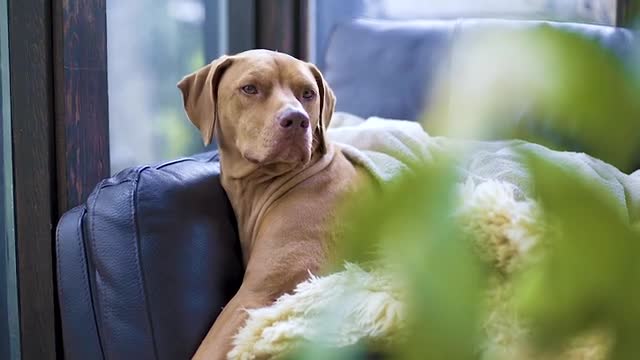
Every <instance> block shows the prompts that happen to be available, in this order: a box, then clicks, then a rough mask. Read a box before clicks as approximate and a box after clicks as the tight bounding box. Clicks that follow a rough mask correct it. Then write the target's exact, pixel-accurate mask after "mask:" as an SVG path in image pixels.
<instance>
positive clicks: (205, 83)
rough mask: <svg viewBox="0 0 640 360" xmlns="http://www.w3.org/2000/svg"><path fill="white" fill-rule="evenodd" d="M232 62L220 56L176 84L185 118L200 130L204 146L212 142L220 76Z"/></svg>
mask: <svg viewBox="0 0 640 360" xmlns="http://www.w3.org/2000/svg"><path fill="white" fill-rule="evenodd" d="M232 62H233V59H232V57H230V56H222V57H220V58H218V59H217V60H214V61H213V62H212V63H211V64H209V65H207V66H205V67H203V68H201V69H199V70H197V71H196V72H194V73H192V74H190V75H187V76H185V77H184V78H183V79H182V80H181V81H180V82H179V83H178V88H179V89H180V91H182V101H183V103H184V109H185V111H186V112H187V116H189V120H191V122H192V123H193V124H194V125H195V126H196V127H197V128H198V129H200V133H201V134H202V140H203V141H204V144H205V145H209V144H210V143H211V141H212V140H213V133H214V131H215V127H216V122H217V120H218V111H217V109H216V102H217V97H218V85H219V84H220V79H221V78H222V74H223V73H224V71H225V70H226V69H227V68H229V66H230V65H231V63H232Z"/></svg>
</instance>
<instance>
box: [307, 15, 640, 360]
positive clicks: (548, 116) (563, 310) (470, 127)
mask: <svg viewBox="0 0 640 360" xmlns="http://www.w3.org/2000/svg"><path fill="white" fill-rule="evenodd" d="M481 36H482V38H481V39H477V38H474V39H473V40H472V41H469V42H463V43H462V45H461V46H462V47H461V48H460V50H459V51H464V58H463V60H461V62H458V63H457V65H458V66H460V68H458V69H457V70H458V71H457V72H456V73H457V74H458V75H459V76H460V77H462V78H464V81H462V80H460V82H459V83H458V84H462V85H460V86H461V87H457V88H449V87H448V85H447V86H446V88H445V89H444V90H447V91H453V93H454V94H456V95H457V97H455V98H454V100H453V101H454V106H453V107H454V109H453V110H451V108H452V106H451V103H449V102H447V103H446V104H445V103H439V102H438V99H436V101H435V102H434V104H433V109H434V110H433V112H431V113H430V114H428V116H426V120H425V123H426V124H427V127H428V128H429V129H430V131H431V132H432V134H433V133H436V134H444V135H448V136H455V137H466V138H480V139H492V138H495V137H500V138H504V137H517V138H522V139H527V140H531V141H537V142H541V143H544V144H546V145H549V146H553V147H555V148H559V149H562V146H563V145H562V143H560V142H558V141H555V140H557V139H549V138H548V137H545V136H544V135H545V134H547V135H548V134H549V133H553V134H559V136H560V138H561V139H564V140H567V139H571V142H572V143H573V144H574V145H575V144H580V146H581V147H582V148H583V149H585V150H587V151H589V152H590V154H592V155H594V156H596V157H599V158H601V159H603V160H605V161H607V162H610V163H612V164H615V165H617V166H618V167H620V168H622V169H631V168H632V167H633V160H634V156H636V159H635V160H637V156H638V153H637V152H636V150H637V148H638V146H637V145H638V142H637V140H638V136H637V134H639V133H640V132H639V130H640V128H639V127H640V101H639V100H638V94H640V91H639V90H640V82H638V80H637V79H639V78H638V77H637V74H636V73H635V72H634V71H637V70H638V69H631V68H629V67H628V66H627V65H625V64H623V63H621V62H620V61H619V60H618V59H617V58H616V57H614V56H613V55H612V54H610V53H609V52H608V51H606V50H604V49H603V48H601V47H600V46H599V45H597V44H595V43H593V42H591V41H589V40H585V39H584V38H582V37H580V36H578V35H575V34H571V33H567V32H561V31H558V30H554V29H552V28H543V29H540V30H531V31H524V32H517V33H511V34H500V33H498V34H496V33H485V34H482V35H481ZM474 44H475V45H474ZM454 54H455V52H454ZM454 56H455V55H454ZM454 82H456V79H454ZM436 93H438V92H436ZM456 101H457V103H456ZM523 105H526V108H527V109H528V112H527V115H526V116H525V117H524V118H526V119H525V120H523V118H522V117H520V118H519V119H520V120H521V121H514V117H516V116H519V115H518V114H522V106H523ZM495 134H498V135H497V136H496V135H495ZM521 156H522V159H523V161H525V163H526V165H527V168H528V171H529V174H530V177H531V179H532V182H533V187H534V189H535V193H534V194H530V195H531V196H533V197H535V198H536V199H537V200H538V201H539V203H540V204H541V206H542V211H543V219H544V220H545V223H547V224H548V225H549V227H550V228H551V230H550V231H548V232H546V233H545V238H544V239H543V242H544V244H545V245H546V246H545V249H544V252H543V255H542V257H541V258H540V259H539V261H534V262H532V263H531V264H528V265H527V266H526V267H525V268H524V269H523V270H522V271H520V272H518V273H516V274H514V275H513V277H512V279H511V282H512V284H513V287H512V288H511V290H512V292H513V294H514V296H513V297H512V299H510V300H508V301H510V303H509V304H508V306H513V308H514V309H516V310H515V311H516V312H517V315H518V316H519V317H521V318H522V321H523V323H525V324H526V326H527V329H529V332H528V336H527V339H528V341H527V347H528V348H527V353H529V354H534V357H533V358H538V357H535V356H537V355H535V354H538V355H540V356H542V354H558V353H561V351H563V350H564V349H566V348H567V346H569V345H570V344H571V343H572V342H573V341H574V340H575V339H576V338H578V337H580V336H581V335H584V334H589V333H590V332H593V331H602V332H603V333H604V334H605V335H604V336H603V338H606V339H609V340H608V341H604V343H606V345H608V347H607V349H608V350H610V351H608V352H606V356H607V357H608V358H611V359H633V358H637V354H640V345H639V344H638V343H637V341H635V340H636V339H635V335H636V334H638V333H640V287H638V284H639V283H640V281H639V280H640V261H639V256H640V234H639V233H638V230H637V229H635V228H634V227H633V226H632V224H631V223H630V222H631V220H630V216H629V214H625V213H621V212H620V211H619V209H617V208H616V207H615V206H614V199H613V198H612V195H611V194H609V193H606V192H603V191H601V189H600V188H599V187H598V186H596V185H595V184H593V183H591V182H589V181H588V179H586V178H584V177H583V176H582V175H581V174H580V173H578V172H576V171H573V170H572V169H568V168H564V167H563V166H561V165H560V164H555V163H553V162H550V161H549V160H547V159H545V158H542V157H540V156H539V155H537V154H536V153H534V152H524V153H522V154H521ZM460 160H461V159H460V158H458V157H454V156H452V157H449V158H445V159H442V161H439V162H437V163H431V164H422V165H420V166H417V167H416V171H415V172H414V173H413V174H407V175H405V176H403V177H401V178H399V179H397V181H395V182H394V183H392V184H390V185H388V186H387V187H385V189H384V191H382V192H381V193H376V192H365V193H363V194H361V195H360V198H359V199H358V201H355V202H354V204H355V205H352V206H349V207H348V211H347V213H348V222H349V224H351V227H350V230H349V231H348V232H347V235H346V237H345V239H344V242H343V247H342V249H341V254H342V256H343V257H342V258H341V260H344V259H346V260H349V261H356V262H360V263H365V264H371V263H375V264H377V265H378V266H379V265H380V264H385V266H388V268H389V271H392V272H393V274H394V275H395V276H396V277H395V279H396V280H397V281H398V282H399V283H400V284H402V285H403V286H404V288H405V290H406V292H407V299H408V308H407V311H408V316H407V319H408V324H407V327H406V329H404V337H403V339H404V340H403V341H402V342H400V343H399V344H398V345H397V346H396V347H394V348H391V349H386V351H387V353H388V354H389V355H391V356H390V357H391V358H397V359H478V358H485V359H492V358H493V357H492V355H491V354H488V353H483V352H482V348H483V346H484V343H485V341H486V339H485V337H484V335H483V333H482V331H481V330H482V326H483V324H484V323H485V322H486V320H487V316H488V315H489V312H490V311H489V309H488V307H487V301H485V298H486V297H487V292H488V291H489V290H490V289H491V286H492V285H491V284H492V281H494V279H496V278H497V279H499V280H500V279H501V278H500V277H501V276H502V275H500V274H497V273H496V272H494V271H492V269H491V267H490V266H487V265H490V264H487V263H486V262H484V261H483V260H481V258H480V256H479V255H478V254H477V253H476V252H475V251H474V249H473V247H472V246H471V243H470V242H469V241H468V239H467V238H466V237H465V236H464V234H463V233H462V231H461V230H460V227H459V226H458V224H457V223H456V222H455V221H454V219H453V217H452V216H451V214H452V213H453V211H454V208H455V201H456V195H455V176H454V175H453V174H454V168H455V165H456V163H457V162H458V161H460ZM636 165H637V164H636ZM310 348H311V349H313V350H311V352H304V351H303V352H302V353H300V354H297V356H299V357H300V358H304V359H315V358H318V357H317V356H318V354H325V356H326V355H327V354H328V353H322V351H323V350H321V348H318V347H313V346H311V347H310ZM312 354H315V357H314V355H312ZM360 354H361V353H360ZM324 358H335V359H353V358H359V357H358V356H356V355H354V353H342V354H338V353H332V355H331V356H329V357H324ZM561 358H562V357H561Z"/></svg>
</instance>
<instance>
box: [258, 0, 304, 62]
mask: <svg viewBox="0 0 640 360" xmlns="http://www.w3.org/2000/svg"><path fill="white" fill-rule="evenodd" d="M308 7H309V1H308V0H256V47H259V48H265V49H271V50H277V51H280V52H284V53H287V54H290V55H293V56H295V57H297V58H300V59H303V60H307V58H308V55H309V51H308V50H309V49H308V44H309V42H308V33H309V32H308V24H309V22H308V17H307V12H308Z"/></svg>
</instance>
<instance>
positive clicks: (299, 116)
mask: <svg viewBox="0 0 640 360" xmlns="http://www.w3.org/2000/svg"><path fill="white" fill-rule="evenodd" d="M278 123H279V124H280V127H282V128H285V129H295V128H299V127H300V128H303V129H306V128H308V127H309V116H308V115H307V114H305V113H304V112H302V111H300V110H293V109H288V110H285V111H283V112H282V113H280V115H279V116H278Z"/></svg>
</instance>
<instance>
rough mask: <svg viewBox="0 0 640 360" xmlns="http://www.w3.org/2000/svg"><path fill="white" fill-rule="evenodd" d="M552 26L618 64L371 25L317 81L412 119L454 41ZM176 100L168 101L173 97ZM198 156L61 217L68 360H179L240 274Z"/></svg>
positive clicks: (434, 26) (522, 24) (337, 50)
mask: <svg viewBox="0 0 640 360" xmlns="http://www.w3.org/2000/svg"><path fill="white" fill-rule="evenodd" d="M487 26H491V27H499V28H504V29H514V28H528V27H538V26H553V27H559V28H562V29H566V30H567V31H573V32H578V33H581V34H583V35H584V36H587V37H589V38H593V39H596V40H597V41H598V42H600V43H601V44H602V45H603V46H605V47H607V48H609V49H611V50H612V51H613V52H615V53H616V54H617V55H619V56H621V57H622V58H628V57H629V56H630V51H631V48H632V43H633V41H634V40H633V34H632V33H631V32H629V31H627V30H623V29H615V28H610V27H602V26H592V25H581V24H566V23H562V24H561V23H547V22H536V21H499V20H456V21H417V22H393V21H369V20H366V21H365V20H361V21H356V22H353V23H350V24H345V25H342V26H339V27H337V28H336V29H335V31H334V34H333V36H332V38H331V41H330V46H329V49H328V52H327V55H326V68H325V69H324V72H325V74H326V77H327V79H328V81H329V83H330V84H331V86H332V87H333V89H334V91H335V93H336V96H337V98H338V103H337V109H338V110H340V111H348V112H351V113H354V114H357V115H360V116H365V117H366V116H371V115H377V116H384V117H391V118H403V119H417V118H418V117H419V115H420V113H421V110H422V109H423V107H424V106H425V102H424V99H426V98H427V95H428V93H429V91H430V85H431V83H432V80H433V77H434V74H435V69H437V68H438V67H440V66H447V62H448V61H449V59H450V58H449V51H450V50H451V44H452V43H453V41H454V40H455V39H456V37H457V36H459V35H460V34H461V33H464V32H468V31H476V30H477V29H479V28H485V27H487ZM176 96H178V95H177V94H176ZM219 174H220V169H219V166H218V160H217V155H216V154H215V153H205V154H200V155H197V156H194V157H192V158H187V159H181V160H176V161H172V162H168V163H165V164H162V165H158V166H141V167H136V168H133V169H129V170H125V171H123V172H121V173H119V174H118V175H116V176H114V177H112V178H110V179H106V180H104V181H102V182H101V183H100V184H98V186H97V187H96V189H95V190H94V192H93V193H92V194H91V196H90V198H89V200H88V201H87V202H86V204H83V205H81V206H79V207H77V208H75V209H73V210H71V211H69V212H68V213H66V214H65V215H64V216H63V217H62V219H61V220H60V223H59V225H58V230H57V237H56V242H57V243H56V256H57V286H58V295H59V303H60V317H61V322H62V337H63V343H64V353H65V356H66V358H67V359H82V360H85V359H137V360H142V359H186V358H188V357H189V356H190V355H191V354H192V353H193V352H194V351H195V349H196V347H197V345H198V343H199V341H200V340H201V339H202V338H203V337H204V335H205V333H206V331H207V330H208V328H209V327H210V325H211V323H212V322H213V321H214V319H215V318H216V316H217V314H218V313H219V311H220V309H221V307H222V306H224V304H225V303H226V302H227V301H228V299H229V298H230V297H231V296H232V295H233V293H234V292H235V290H236V289H237V287H238V285H239V283H240V281H241V279H242V275H243V269H242V262H241V256H240V250H239V246H238V240H237V234H236V228H235V220H234V216H233V212H232V210H231V208H230V205H229V203H228V200H227V198H226V196H225V194H224V191H223V189H222V187H221V185H220V181H219Z"/></svg>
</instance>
